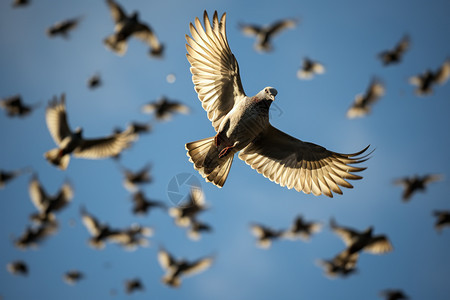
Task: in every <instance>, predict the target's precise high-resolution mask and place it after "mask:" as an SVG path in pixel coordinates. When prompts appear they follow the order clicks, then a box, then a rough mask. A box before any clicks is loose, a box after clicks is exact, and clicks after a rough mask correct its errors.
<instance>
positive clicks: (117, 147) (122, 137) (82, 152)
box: [45, 94, 135, 170]
mask: <svg viewBox="0 0 450 300" xmlns="http://www.w3.org/2000/svg"><path fill="white" fill-rule="evenodd" d="M45 119H46V122H47V127H48V129H49V131H50V134H51V136H52V137H53V140H54V141H55V143H56V144H57V145H58V148H55V149H52V150H50V151H47V152H46V153H45V158H46V159H47V160H48V161H49V162H50V163H51V164H52V165H54V166H57V167H58V168H60V169H61V170H65V169H66V168H67V166H68V164H69V160H70V155H71V154H73V155H74V156H75V157H79V158H87V159H100V158H107V157H111V156H114V155H117V154H119V153H120V152H122V150H124V149H126V148H128V147H130V146H131V142H133V141H134V140H135V135H133V134H131V133H130V132H129V131H124V132H121V133H118V134H113V135H110V136H108V137H102V138H96V139H85V138H83V136H82V133H83V131H82V129H81V128H80V127H78V128H76V129H75V131H72V130H71V129H70V127H69V123H68V120H67V115H66V105H65V95H64V94H62V95H61V100H60V101H58V99H57V98H56V97H54V99H53V101H50V103H49V105H48V107H47V111H46V114H45Z"/></svg>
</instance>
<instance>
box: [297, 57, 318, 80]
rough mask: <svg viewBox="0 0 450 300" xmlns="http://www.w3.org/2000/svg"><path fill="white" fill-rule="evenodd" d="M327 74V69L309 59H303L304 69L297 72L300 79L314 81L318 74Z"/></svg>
mask: <svg viewBox="0 0 450 300" xmlns="http://www.w3.org/2000/svg"><path fill="white" fill-rule="evenodd" d="M323 73H325V67H324V66H323V65H322V64H321V63H319V62H317V61H313V60H311V59H309V58H307V57H305V58H304V59H303V64H302V67H301V68H300V69H299V70H298V71H297V77H298V79H312V78H313V77H314V75H316V74H323Z"/></svg>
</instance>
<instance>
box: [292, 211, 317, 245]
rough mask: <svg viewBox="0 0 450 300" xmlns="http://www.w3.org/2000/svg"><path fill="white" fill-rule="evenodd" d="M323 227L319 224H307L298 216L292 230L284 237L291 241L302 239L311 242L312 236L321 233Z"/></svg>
mask: <svg viewBox="0 0 450 300" xmlns="http://www.w3.org/2000/svg"><path fill="white" fill-rule="evenodd" d="M321 228H322V225H321V224H320V223H318V222H307V221H305V220H304V219H303V218H302V217H301V216H298V217H297V218H296V219H295V220H294V223H293V224H292V226H291V228H289V229H288V230H287V231H285V232H284V233H283V236H284V237H287V238H290V239H296V238H300V239H303V240H309V238H310V237H311V235H312V234H313V233H315V232H318V231H320V230H321Z"/></svg>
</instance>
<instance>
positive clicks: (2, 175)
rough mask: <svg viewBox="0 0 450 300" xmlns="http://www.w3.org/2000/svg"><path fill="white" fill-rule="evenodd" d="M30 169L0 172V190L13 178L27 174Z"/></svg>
mask: <svg viewBox="0 0 450 300" xmlns="http://www.w3.org/2000/svg"><path fill="white" fill-rule="evenodd" d="M29 170H30V169H29V168H25V169H18V170H13V171H6V170H0V189H2V188H4V187H5V185H6V184H7V183H8V182H10V181H11V180H13V179H14V178H16V177H18V176H20V175H22V174H24V173H26V172H28V171H29Z"/></svg>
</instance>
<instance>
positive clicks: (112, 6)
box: [106, 0, 127, 23]
mask: <svg viewBox="0 0 450 300" xmlns="http://www.w3.org/2000/svg"><path fill="white" fill-rule="evenodd" d="M106 3H107V4H108V6H109V10H110V11H111V16H112V18H113V19H114V22H116V23H119V22H121V21H123V20H124V19H126V18H127V15H126V14H125V12H124V10H123V8H122V7H121V6H120V5H119V4H117V3H116V2H115V1H113V0H106Z"/></svg>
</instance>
